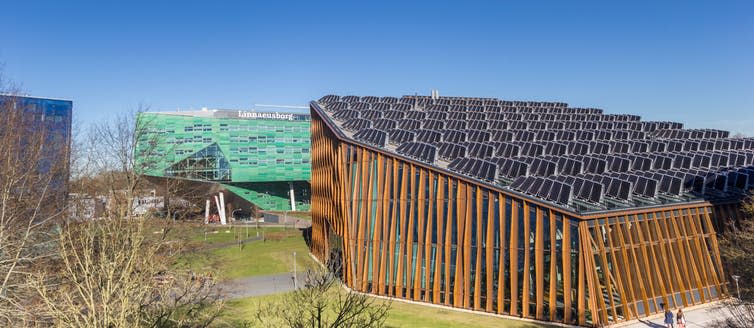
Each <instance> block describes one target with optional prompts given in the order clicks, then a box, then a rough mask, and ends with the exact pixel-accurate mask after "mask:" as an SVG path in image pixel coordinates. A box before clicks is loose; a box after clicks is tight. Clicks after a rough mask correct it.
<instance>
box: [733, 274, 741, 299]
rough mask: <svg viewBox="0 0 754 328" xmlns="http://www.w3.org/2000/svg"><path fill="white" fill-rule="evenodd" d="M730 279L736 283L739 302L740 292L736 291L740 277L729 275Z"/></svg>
mask: <svg viewBox="0 0 754 328" xmlns="http://www.w3.org/2000/svg"><path fill="white" fill-rule="evenodd" d="M731 278H733V281H735V282H736V294H737V295H738V300H739V301H740V300H741V290H739V289H738V279H741V276H737V275H731Z"/></svg>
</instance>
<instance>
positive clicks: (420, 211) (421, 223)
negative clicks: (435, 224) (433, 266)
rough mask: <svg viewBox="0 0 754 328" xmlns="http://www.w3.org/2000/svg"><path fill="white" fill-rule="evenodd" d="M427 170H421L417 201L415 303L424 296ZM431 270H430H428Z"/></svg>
mask: <svg viewBox="0 0 754 328" xmlns="http://www.w3.org/2000/svg"><path fill="white" fill-rule="evenodd" d="M424 172H425V170H424V169H419V188H418V189H419V190H418V195H419V197H418V198H417V200H416V206H417V219H416V231H417V234H416V237H417V240H416V241H415V242H416V245H417V246H416V269H415V271H414V301H419V300H421V296H422V290H421V287H422V263H423V253H424V239H425V236H424V232H425V230H424V227H425V221H426V220H425V213H424V212H425V211H424V202H425V200H426V199H425V194H426V193H425V191H424V187H425V184H426V183H427V181H426V177H425V173H424ZM427 270H429V268H427Z"/></svg>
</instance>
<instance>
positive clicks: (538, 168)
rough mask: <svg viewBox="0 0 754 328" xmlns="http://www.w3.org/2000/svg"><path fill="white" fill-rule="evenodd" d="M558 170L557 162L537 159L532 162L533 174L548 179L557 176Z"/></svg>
mask: <svg viewBox="0 0 754 328" xmlns="http://www.w3.org/2000/svg"><path fill="white" fill-rule="evenodd" d="M557 170H558V164H557V163H555V162H551V161H547V160H543V159H540V158H535V159H534V160H533V161H532V162H531V174H532V175H537V176H542V177H547V176H551V175H553V174H555V172H557Z"/></svg>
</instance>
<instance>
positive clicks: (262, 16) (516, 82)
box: [0, 0, 754, 136]
mask: <svg viewBox="0 0 754 328" xmlns="http://www.w3.org/2000/svg"><path fill="white" fill-rule="evenodd" d="M104 2H105V1H97V2H94V1H92V2H81V1H34V0H24V1H4V2H3V3H2V4H0V31H1V32H0V62H2V63H4V64H5V68H4V70H5V75H6V76H7V77H9V78H11V79H13V80H15V81H17V82H20V83H21V84H22V86H23V89H24V90H25V91H26V92H28V93H31V94H33V95H38V96H47V97H57V98H66V99H71V100H73V101H74V112H75V115H76V118H77V120H78V121H80V122H82V123H88V122H91V121H96V120H102V119H106V118H107V117H108V115H110V114H112V113H117V112H122V111H126V110H129V109H133V108H135V107H136V106H137V105H139V104H145V105H148V106H150V107H151V109H152V110H174V109H176V108H182V109H189V108H194V109H198V108H201V107H205V106H206V107H210V108H231V109H238V108H249V107H251V105H252V104H287V105H306V104H307V103H308V101H309V100H312V99H318V98H319V97H321V96H322V95H325V94H329V93H335V94H341V95H346V94H356V95H378V96H387V95H390V96H399V95H403V94H414V93H420V94H426V95H428V94H429V92H430V90H431V89H438V90H439V91H440V94H441V95H459V96H479V97H497V98H502V99H511V100H550V101H564V102H567V103H569V104H570V105H571V106H582V107H583V106H589V107H600V108H604V109H605V110H606V112H608V113H630V114H638V115H641V116H642V117H643V118H644V119H649V120H674V121H680V122H683V123H686V125H687V126H688V127H714V128H723V129H728V130H731V131H733V132H743V133H746V134H748V135H752V136H754V1H706V2H699V3H697V2H692V1H621V2H617V1H591V2H590V1H519V2H516V3H513V2H506V1H488V2H484V1H456V2H446V1H429V2H409V1H395V2H392V1H376V0H375V1H344V2H332V1H331V2H327V3H324V2H321V1H300V2H287V1H238V2H233V1H196V2H193V1H174V2H171V3H168V1H135V0H131V1H119V2H118V3H117V4H116V3H115V1H108V3H107V4H104Z"/></svg>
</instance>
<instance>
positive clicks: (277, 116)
mask: <svg viewBox="0 0 754 328" xmlns="http://www.w3.org/2000/svg"><path fill="white" fill-rule="evenodd" d="M238 117H239V118H251V119H269V120H288V121H293V114H288V113H278V112H274V113H260V112H244V111H240V110H239V111H238Z"/></svg>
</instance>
